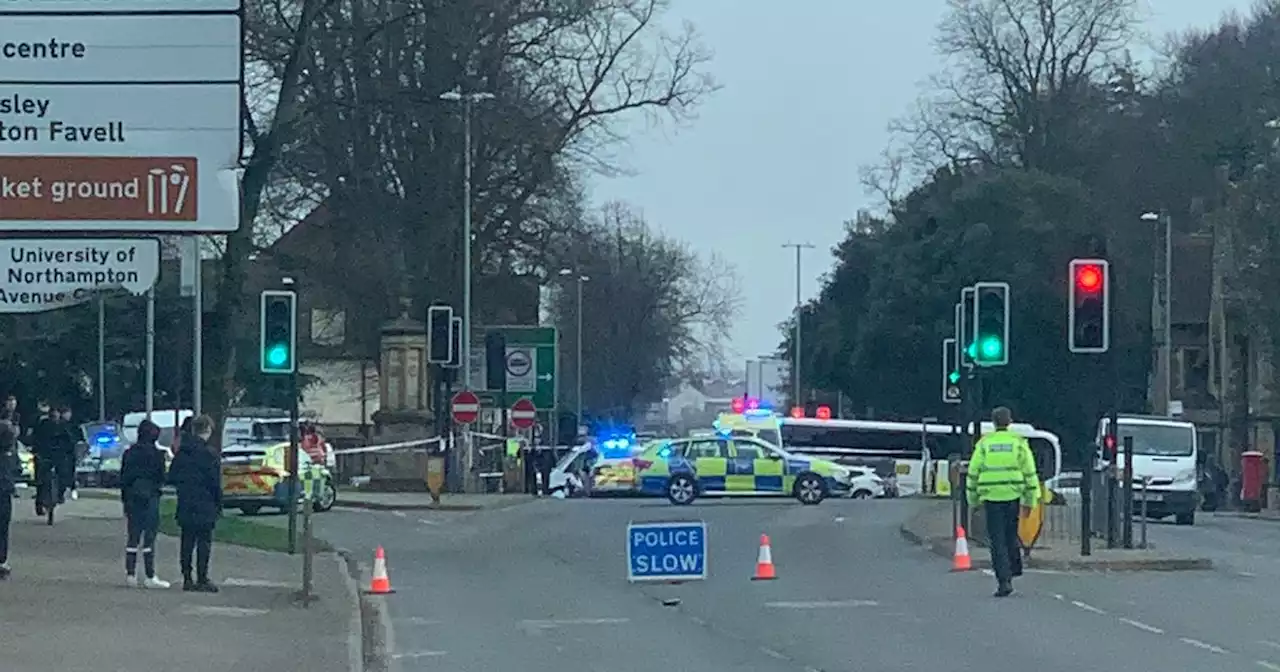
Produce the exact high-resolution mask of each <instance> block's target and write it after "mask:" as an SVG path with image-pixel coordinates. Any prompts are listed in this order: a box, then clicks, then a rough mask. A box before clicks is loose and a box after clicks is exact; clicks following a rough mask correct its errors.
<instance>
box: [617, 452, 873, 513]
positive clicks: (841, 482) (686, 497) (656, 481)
mask: <svg viewBox="0 0 1280 672" xmlns="http://www.w3.org/2000/svg"><path fill="white" fill-rule="evenodd" d="M634 462H635V465H636V468H637V469H638V471H639V475H638V478H639V482H640V490H641V492H643V493H645V494H654V495H658V494H662V495H666V497H667V500H668V501H670V502H671V503H672V504H676V505H687V504H692V503H693V502H694V501H695V500H696V499H697V498H698V497H701V496H726V495H780V496H790V497H795V498H796V499H797V500H799V501H800V503H802V504H806V505H814V504H819V503H821V502H822V501H823V500H824V499H826V498H827V497H828V496H845V495H848V494H849V493H850V492H851V486H852V481H853V472H852V471H851V470H850V469H848V468H847V467H842V466H840V465H838V464H836V463H834V462H831V461H829V460H823V459H819V458H815V457H802V456H799V455H793V454H791V453H789V452H787V451H785V450H782V449H781V448H778V447H777V446H774V445H772V444H770V443H768V442H766V441H762V440H760V439H757V438H755V437H746V436H739V437H732V438H730V437H724V436H709V437H691V438H684V439H673V440H670V441H663V442H659V443H658V444H657V445H654V446H651V447H650V448H648V449H647V450H645V451H644V452H643V453H641V455H640V456H639V457H637V458H635V459H634Z"/></svg>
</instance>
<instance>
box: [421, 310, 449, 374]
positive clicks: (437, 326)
mask: <svg viewBox="0 0 1280 672" xmlns="http://www.w3.org/2000/svg"><path fill="white" fill-rule="evenodd" d="M452 329H453V308H451V307H449V306H443V305H434V306H429V307H428V308H427V363H429V364H448V363H449V362H451V361H452V360H453V334H452V333H451V331H452Z"/></svg>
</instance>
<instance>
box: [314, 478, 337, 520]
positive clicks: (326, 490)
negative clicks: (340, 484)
mask: <svg viewBox="0 0 1280 672" xmlns="http://www.w3.org/2000/svg"><path fill="white" fill-rule="evenodd" d="M337 502H338V488H337V487H335V486H334V485H333V482H332V481H325V482H324V483H322V484H321V485H320V493H319V496H318V497H316V500H315V501H314V502H312V504H311V508H312V510H314V511H315V512H317V513H323V512H325V511H328V510H329V509H332V508H333V505H334V504H336V503H337Z"/></svg>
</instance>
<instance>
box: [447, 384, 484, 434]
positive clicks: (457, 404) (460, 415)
mask: <svg viewBox="0 0 1280 672" xmlns="http://www.w3.org/2000/svg"><path fill="white" fill-rule="evenodd" d="M450 409H451V410H452V411H453V421H454V422H456V423H458V424H460V425H469V424H471V423H473V422H475V421H476V418H478V417H480V398H479V397H477V396H476V395H475V393H474V392H470V391H468V390H463V391H461V392H459V393H457V394H455V395H453V404H452V405H451V406H450Z"/></svg>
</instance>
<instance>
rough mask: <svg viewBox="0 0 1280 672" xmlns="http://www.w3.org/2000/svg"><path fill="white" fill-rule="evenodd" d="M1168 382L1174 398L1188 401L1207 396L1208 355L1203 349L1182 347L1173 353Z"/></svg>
mask: <svg viewBox="0 0 1280 672" xmlns="http://www.w3.org/2000/svg"><path fill="white" fill-rule="evenodd" d="M1171 369H1172V370H1171V373H1172V375H1173V380H1171V381H1170V384H1171V386H1172V387H1173V392H1174V394H1175V395H1176V396H1180V397H1183V398H1185V399H1188V400H1195V399H1206V398H1208V396H1209V353H1208V351H1207V350H1206V349H1205V348H1200V347H1183V348H1178V349H1177V350H1175V351H1174V353H1173V362H1172V367H1171Z"/></svg>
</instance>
